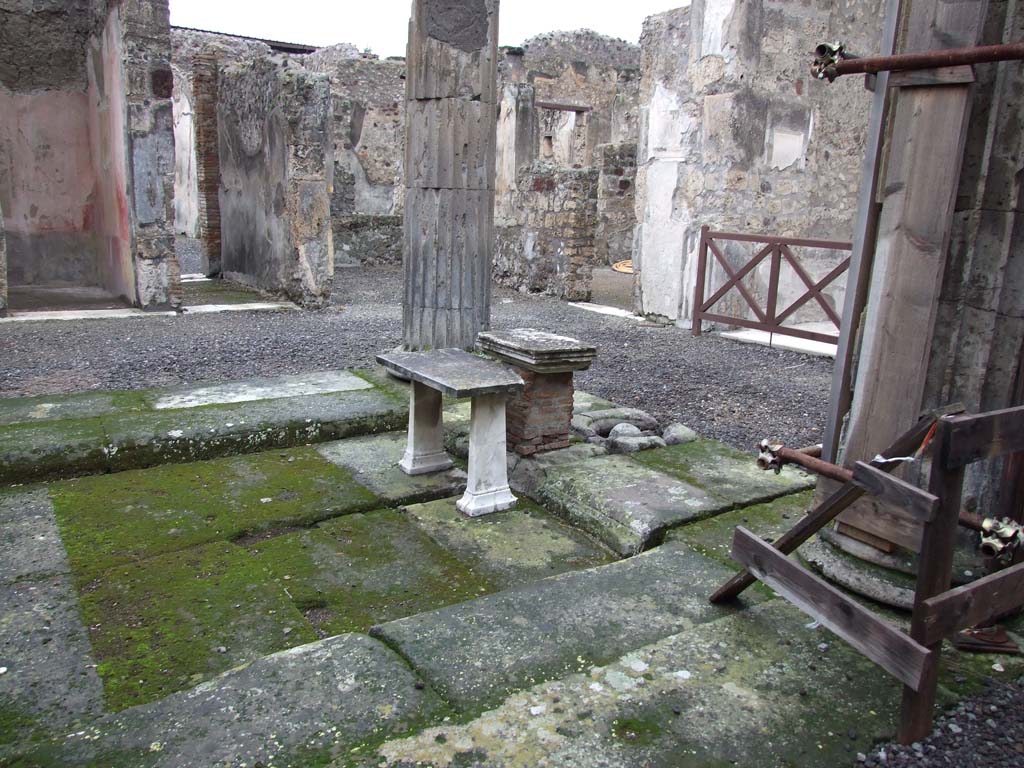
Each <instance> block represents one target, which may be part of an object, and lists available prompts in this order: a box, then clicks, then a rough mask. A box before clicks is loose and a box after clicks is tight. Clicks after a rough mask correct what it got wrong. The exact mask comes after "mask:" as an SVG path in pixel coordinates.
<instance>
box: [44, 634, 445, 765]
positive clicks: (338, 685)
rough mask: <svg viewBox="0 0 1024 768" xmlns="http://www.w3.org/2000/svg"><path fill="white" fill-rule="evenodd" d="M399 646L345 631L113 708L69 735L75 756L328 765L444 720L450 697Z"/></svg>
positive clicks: (67, 753) (81, 760) (64, 760)
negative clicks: (361, 747) (414, 668)
mask: <svg viewBox="0 0 1024 768" xmlns="http://www.w3.org/2000/svg"><path fill="white" fill-rule="evenodd" d="M418 682H419V681H418V679H417V678H416V676H415V675H414V674H413V673H412V672H411V671H410V670H409V667H408V666H407V665H406V664H405V662H403V661H402V659H401V658H399V657H398V656H397V655H396V654H395V653H393V652H392V651H390V650H389V649H388V648H386V647H385V646H384V645H382V644H381V643H379V642H377V641H376V640H372V639H370V638H369V637H366V636H365V635H339V636H337V637H332V638H329V639H327V640H323V641H321V642H318V643H313V644H311V645H304V646H300V647H297V648H292V649H290V650H287V651H283V652H281V653H278V654H274V655H272V656H266V657H264V658H261V659H259V660H257V661H254V662H253V663H251V664H249V665H248V666H245V667H242V668H240V669H236V670H233V671H231V672H228V673H226V674H225V675H223V676H221V677H219V678H217V679H215V680H211V681H210V682H208V683H205V684H203V685H200V686H199V687H197V688H194V689H192V690H190V691H183V692H181V693H178V694H175V695H173V696H169V697H168V698H166V699H163V700H162V701H158V702H155V703H153V704H150V705H146V706H141V707H136V708H133V709H130V710H126V711H125V712H123V713H121V714H119V715H115V716H109V717H107V718H104V719H103V720H101V721H100V722H98V723H97V724H96V725H95V726H93V727H89V728H87V729H85V730H84V732H82V733H81V735H78V734H76V735H74V736H72V737H71V738H68V739H67V740H66V742H65V743H64V744H63V745H62V747H61V748H60V750H59V755H60V758H61V761H60V762H59V763H56V764H60V765H65V766H85V765H99V764H104V765H106V764H108V763H101V762H98V758H100V756H103V755H118V756H120V757H121V759H122V760H123V761H124V762H119V763H117V764H118V765H142V766H148V767H149V768H192V767H193V766H213V765H231V766H242V765H248V766H254V765H260V764H263V765H267V766H270V765H293V766H299V765H310V764H314V763H315V764H316V765H323V764H325V763H327V762H329V761H330V760H331V758H332V757H340V756H345V757H346V758H347V757H348V756H349V753H350V750H351V749H352V748H353V747H355V746H357V745H358V744H360V743H361V742H364V741H366V740H370V739H379V738H381V737H386V736H387V735H388V734H399V733H402V732H405V731H407V730H409V729H410V728H411V727H413V726H414V725H422V724H423V723H430V722H439V721H440V720H441V718H442V717H444V715H445V714H446V709H445V707H444V704H443V703H442V702H441V701H440V699H438V697H437V696H436V695H435V694H434V693H433V692H432V691H430V690H429V689H426V688H423V687H422V684H421V686H420V687H419V688H417V683H418Z"/></svg>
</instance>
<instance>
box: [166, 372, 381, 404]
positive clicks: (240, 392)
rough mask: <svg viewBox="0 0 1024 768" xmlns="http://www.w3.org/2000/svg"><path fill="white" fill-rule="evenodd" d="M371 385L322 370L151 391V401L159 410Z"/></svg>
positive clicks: (325, 391) (363, 380)
mask: <svg viewBox="0 0 1024 768" xmlns="http://www.w3.org/2000/svg"><path fill="white" fill-rule="evenodd" d="M371 388H373V385H372V384H371V383H370V382H368V381H366V380H365V379H363V378H360V377H359V376H356V375H354V374H352V373H349V372H348V371H322V372H319V373H303V374H299V375H297V376H274V377H270V378H260V379H246V380H243V381H229V382H225V383H222V384H190V385H186V386H182V387H175V388H173V389H166V390H163V391H162V392H160V393H158V394H156V393H154V394H155V396H151V398H150V404H151V405H152V407H153V408H154V409H156V410H158V411H159V410H168V409H178V408H200V407H202V406H206V405H228V404H232V403H248V402H254V401H257V400H282V399H285V398H289V397H305V396H308V395H327V394H334V393H337V392H351V391H354V390H360V389H371Z"/></svg>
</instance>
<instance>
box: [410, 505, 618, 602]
mask: <svg viewBox="0 0 1024 768" xmlns="http://www.w3.org/2000/svg"><path fill="white" fill-rule="evenodd" d="M455 502H456V499H454V498H450V499H441V500H439V501H433V502H430V503H427V504H415V505H411V506H406V507H404V511H405V513H406V514H407V515H408V516H409V518H410V519H411V520H412V521H413V522H414V523H415V524H416V525H417V526H419V527H420V528H422V529H423V530H424V531H425V532H426V533H427V535H429V536H430V537H431V538H432V539H433V540H434V541H436V542H437V543H438V544H440V545H441V546H442V547H444V548H445V549H446V550H448V551H449V552H451V553H453V554H454V555H455V556H456V557H458V558H459V559H460V560H461V561H463V562H464V563H467V564H468V565H470V566H471V567H472V569H473V570H474V571H476V572H478V573H480V574H482V575H485V576H486V577H487V579H488V580H490V581H491V582H492V583H493V584H495V585H496V586H498V587H500V588H502V589H507V588H509V587H513V586H517V585H520V584H526V583H529V582H532V581H537V580H539V579H543V578H546V577H548V576H556V575H558V574H560V573H566V572H569V571H577V570H581V569H584V568H593V567H595V566H599V565H605V564H607V563H610V562H612V561H613V560H614V559H615V558H614V556H613V555H612V553H611V552H609V551H608V550H606V549H605V548H604V547H602V546H601V545H600V544H598V543H597V542H595V541H593V540H592V539H590V538H589V537H588V536H586V535H585V534H583V533H581V532H580V531H577V530H576V529H574V528H571V527H569V526H567V525H565V524H564V523H562V522H561V521H560V520H557V519H556V518H553V517H551V516H550V515H548V514H547V513H546V512H544V510H542V509H541V508H540V507H538V506H537V505H535V504H533V503H532V502H530V501H529V500H528V499H523V498H520V499H519V501H517V502H516V506H515V507H514V508H513V509H510V510H508V511H506V512H498V513H495V514H493V515H485V516H483V517H476V518H467V517H466V516H465V515H463V514H462V513H461V512H459V511H458V510H457V509H456V508H455Z"/></svg>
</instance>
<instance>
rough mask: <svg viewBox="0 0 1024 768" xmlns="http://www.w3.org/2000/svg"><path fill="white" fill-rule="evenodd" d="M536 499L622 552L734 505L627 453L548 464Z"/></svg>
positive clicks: (640, 547)
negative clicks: (569, 462) (652, 467)
mask: <svg viewBox="0 0 1024 768" xmlns="http://www.w3.org/2000/svg"><path fill="white" fill-rule="evenodd" d="M536 499H537V501H539V502H540V503H541V504H543V505H544V507H545V508H546V509H550V510H551V511H553V512H555V513H556V514H558V515H560V516H562V517H564V518H565V519H566V520H568V521H569V522H570V523H572V524H573V525H575V526H577V527H579V528H581V529H583V530H584V531H587V532H588V533H590V534H591V535H593V536H595V537H597V538H598V539H599V540H600V541H601V542H603V543H604V544H605V545H607V546H608V547H610V548H611V549H612V550H613V551H614V552H616V553H618V554H619V555H622V556H623V557H628V556H630V555H633V554H636V553H637V552H640V551H642V550H644V549H646V548H648V547H650V546H652V545H653V544H656V543H657V542H658V540H659V538H660V537H661V535H662V534H663V532H664V531H665V530H666V529H668V528H672V527H674V526H677V525H682V524H683V523H688V522H692V521H694V520H699V519H701V518H704V517H708V516H710V515H713V514H716V513H718V512H724V511H725V510H727V509H729V508H731V507H732V504H731V503H730V502H728V501H725V500H723V499H721V498H720V497H718V496H716V495H714V494H712V493H711V492H710V491H708V490H704V489H702V488H699V487H698V486H696V485H693V484H691V483H688V482H686V481H684V480H680V479H678V478H676V477H673V476H671V475H668V474H665V473H664V472H658V471H656V470H653V469H650V468H649V467H646V466H644V465H642V464H639V463H637V462H636V461H634V460H633V459H631V458H627V457H625V456H603V457H598V458H594V459H591V460H589V461H584V462H581V463H573V464H568V465H565V466H561V467H552V468H549V469H548V470H547V471H546V472H545V476H544V480H543V482H542V483H541V484H540V486H539V487H538V488H537V490H536Z"/></svg>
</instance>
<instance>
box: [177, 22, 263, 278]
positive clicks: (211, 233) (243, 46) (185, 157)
mask: <svg viewBox="0 0 1024 768" xmlns="http://www.w3.org/2000/svg"><path fill="white" fill-rule="evenodd" d="M271 53H272V52H271V49H270V46H269V45H267V44H266V43H263V42H260V41H259V40H252V39H249V38H244V37H237V36H234V35H223V34H217V33H215V32H203V31H200V30H195V29H184V28H182V27H171V64H172V68H173V71H174V126H175V145H174V151H175V161H174V162H175V166H174V167H175V177H174V206H175V231H176V233H177V234H180V235H185V236H187V237H196V238H199V239H200V241H201V243H202V245H201V250H202V262H203V272H204V273H205V274H207V275H210V276H215V275H219V274H220V203H219V200H218V195H219V190H220V158H219V156H218V140H217V69H218V66H220V64H224V65H227V64H239V65H245V64H246V63H248V62H252V61H253V60H255V59H257V58H259V57H266V56H270V55H271Z"/></svg>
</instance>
